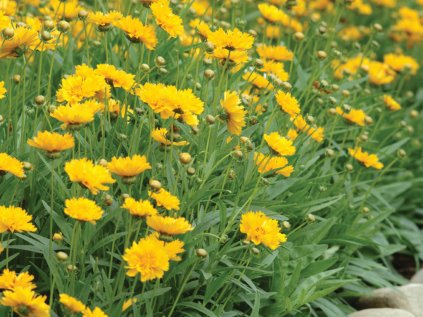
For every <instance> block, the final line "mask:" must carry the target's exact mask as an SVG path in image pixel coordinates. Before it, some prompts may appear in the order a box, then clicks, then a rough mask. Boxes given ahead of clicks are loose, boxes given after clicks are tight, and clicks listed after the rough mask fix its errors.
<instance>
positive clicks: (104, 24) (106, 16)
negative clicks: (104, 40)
mask: <svg viewBox="0 0 423 317" xmlns="http://www.w3.org/2000/svg"><path fill="white" fill-rule="evenodd" d="M121 18H122V13H120V12H118V11H110V12H109V13H103V12H100V11H97V12H90V14H88V22H91V23H94V24H96V25H98V26H99V27H100V30H104V29H105V28H106V29H107V28H108V27H110V26H111V25H113V24H114V23H116V22H117V21H119V20H120V19H121Z"/></svg>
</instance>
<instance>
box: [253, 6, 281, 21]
mask: <svg viewBox="0 0 423 317" xmlns="http://www.w3.org/2000/svg"><path fill="white" fill-rule="evenodd" d="M258 9H259V11H260V13H261V15H262V16H263V18H264V19H266V21H268V22H270V23H282V21H283V20H284V19H285V15H286V13H285V12H283V11H282V10H280V9H278V8H277V7H276V6H274V5H270V4H267V3H260V4H259V5H258Z"/></svg>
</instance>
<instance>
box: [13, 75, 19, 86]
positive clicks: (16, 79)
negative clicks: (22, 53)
mask: <svg viewBox="0 0 423 317" xmlns="http://www.w3.org/2000/svg"><path fill="white" fill-rule="evenodd" d="M13 81H14V82H15V84H19V83H20V82H21V75H18V74H16V75H13Z"/></svg>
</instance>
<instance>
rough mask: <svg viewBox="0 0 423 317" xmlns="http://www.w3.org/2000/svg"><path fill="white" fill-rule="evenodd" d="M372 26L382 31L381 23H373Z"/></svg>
mask: <svg viewBox="0 0 423 317" xmlns="http://www.w3.org/2000/svg"><path fill="white" fill-rule="evenodd" d="M373 28H374V29H375V30H376V31H378V32H382V31H383V27H382V25H380V24H379V23H375V24H373Z"/></svg>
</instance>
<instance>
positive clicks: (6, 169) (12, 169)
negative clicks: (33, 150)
mask: <svg viewBox="0 0 423 317" xmlns="http://www.w3.org/2000/svg"><path fill="white" fill-rule="evenodd" d="M5 173H10V174H13V175H15V176H16V177H19V178H24V177H25V171H24V164H23V163H22V162H21V161H19V160H18V159H16V158H14V157H13V156H10V155H9V154H7V153H0V176H1V175H2V174H5Z"/></svg>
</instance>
